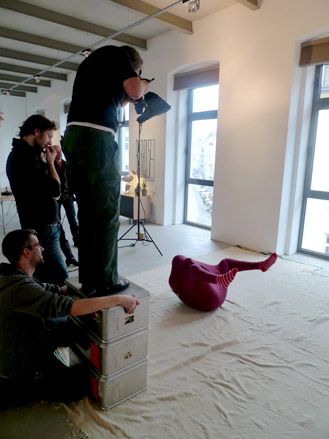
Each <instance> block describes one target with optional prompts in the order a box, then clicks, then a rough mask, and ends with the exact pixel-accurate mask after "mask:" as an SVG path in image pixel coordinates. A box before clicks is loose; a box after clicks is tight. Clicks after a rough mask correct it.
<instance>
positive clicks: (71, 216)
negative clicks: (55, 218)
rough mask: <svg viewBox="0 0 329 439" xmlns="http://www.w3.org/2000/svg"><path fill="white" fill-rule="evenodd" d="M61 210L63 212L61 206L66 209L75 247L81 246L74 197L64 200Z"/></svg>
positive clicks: (61, 203)
mask: <svg viewBox="0 0 329 439" xmlns="http://www.w3.org/2000/svg"><path fill="white" fill-rule="evenodd" d="M58 204H59V210H61V206H63V207H64V210H65V213H66V217H67V221H68V223H69V225H70V230H71V234H72V238H73V242H74V245H76V246H77V245H78V244H79V224H78V221H77V216H76V212H75V208H74V203H73V196H72V195H70V196H69V198H67V199H66V200H62V201H60V202H59V203H58Z"/></svg>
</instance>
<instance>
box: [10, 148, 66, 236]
mask: <svg viewBox="0 0 329 439" xmlns="http://www.w3.org/2000/svg"><path fill="white" fill-rule="evenodd" d="M12 145H13V148H12V150H11V152H10V154H9V156H8V159H7V168H6V170H7V176H8V179H9V183H10V187H11V190H12V192H13V194H14V197H15V200H16V206H17V212H18V216H19V220H20V223H21V226H22V228H23V229H25V228H32V229H38V228H39V227H42V226H45V225H49V224H55V223H58V222H59V221H60V218H59V210H58V203H57V201H56V198H57V197H59V196H60V194H61V187H60V183H59V182H58V181H57V180H56V179H54V178H52V177H51V176H50V174H49V171H48V165H47V163H45V162H43V161H42V160H41V158H40V154H41V150H40V148H39V147H37V146H31V145H29V144H28V143H26V142H25V141H24V140H21V139H13V144H12Z"/></svg>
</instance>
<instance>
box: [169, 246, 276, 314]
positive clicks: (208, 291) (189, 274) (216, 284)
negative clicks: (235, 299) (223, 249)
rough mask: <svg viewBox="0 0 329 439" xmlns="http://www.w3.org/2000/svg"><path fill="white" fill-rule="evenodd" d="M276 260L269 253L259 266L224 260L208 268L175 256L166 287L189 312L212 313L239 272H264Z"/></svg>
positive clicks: (255, 263)
mask: <svg viewBox="0 0 329 439" xmlns="http://www.w3.org/2000/svg"><path fill="white" fill-rule="evenodd" d="M276 259H277V255H276V253H272V254H271V255H270V256H269V257H268V258H267V259H265V260H264V261H260V262H246V261H239V260H236V259H223V260H222V261H220V262H219V263H218V264H217V265H210V264H206V263H204V262H200V261H196V260H194V259H191V258H187V257H185V256H181V255H178V256H175V257H174V258H173V260H172V268H171V273H170V276H169V285H170V287H171V289H172V290H173V292H174V293H175V294H177V296H178V297H179V298H180V299H181V301H182V302H184V303H185V304H186V305H188V306H190V307H191V308H195V309H198V310H200V311H214V310H215V309H217V308H218V307H220V306H221V305H222V304H223V303H224V301H225V299H226V295H227V289H228V286H229V285H230V283H231V282H232V281H233V279H234V278H235V275H236V274H237V272H238V271H245V270H261V271H263V272H264V271H267V270H268V269H269V268H270V267H271V265H273V264H274V263H275V261H276Z"/></svg>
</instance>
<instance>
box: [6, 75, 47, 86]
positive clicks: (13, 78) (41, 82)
mask: <svg viewBox="0 0 329 439" xmlns="http://www.w3.org/2000/svg"><path fill="white" fill-rule="evenodd" d="M0 81H9V82H15V83H16V84H19V83H20V82H22V81H25V84H33V85H37V86H40V87H50V86H51V82H50V81H46V80H45V79H39V80H38V83H36V81H35V79H33V78H31V79H29V78H28V77H26V76H15V75H6V74H5V73H1V72H0Z"/></svg>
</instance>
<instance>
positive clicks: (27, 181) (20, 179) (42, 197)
mask: <svg viewBox="0 0 329 439" xmlns="http://www.w3.org/2000/svg"><path fill="white" fill-rule="evenodd" d="M56 129H57V124H56V122H53V121H51V120H49V119H47V118H46V117H44V116H41V115H37V114H34V115H32V116H30V117H29V118H28V119H26V121H25V122H23V125H22V126H21V127H20V132H19V139H17V138H15V139H13V143H12V145H13V148H12V150H11V152H10V154H9V156H8V159H7V176H8V179H9V182H10V186H11V190H12V192H13V194H14V197H15V200H16V206H17V212H18V216H19V220H20V223H21V226H22V228H32V229H35V230H36V231H37V232H38V235H39V239H40V242H41V243H42V246H43V247H44V249H45V250H44V262H45V263H44V264H43V266H42V267H40V268H38V270H37V272H36V277H37V278H38V279H40V280H41V281H43V282H52V283H56V284H58V285H63V284H64V281H65V279H66V278H67V277H68V273H67V270H66V265H65V261H64V258H63V256H62V253H61V250H60V244H59V239H60V227H61V224H60V217H59V208H58V203H57V199H58V198H59V197H60V195H61V184H60V178H59V176H58V173H57V171H56V168H55V163H54V161H55V157H56V151H55V149H54V147H53V146H52V145H51V141H52V137H53V133H54V131H55V130H56Z"/></svg>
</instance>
